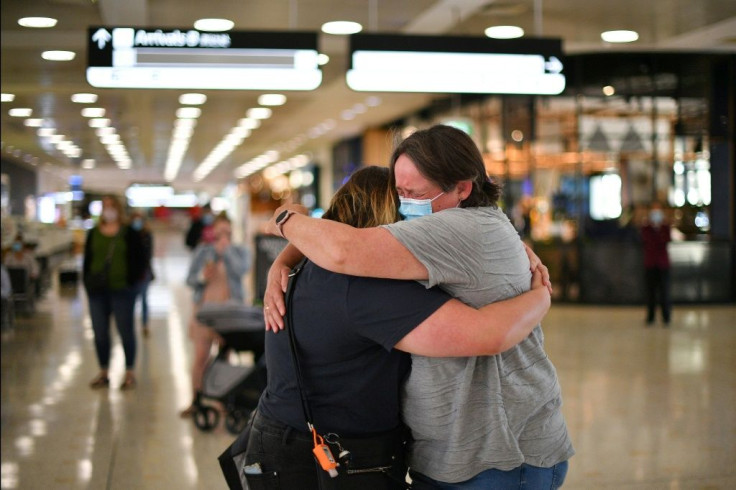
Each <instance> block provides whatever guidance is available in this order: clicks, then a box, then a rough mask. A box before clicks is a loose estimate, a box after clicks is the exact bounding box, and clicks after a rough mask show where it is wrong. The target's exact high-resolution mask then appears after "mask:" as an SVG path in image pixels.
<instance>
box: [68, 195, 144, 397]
mask: <svg viewBox="0 0 736 490" xmlns="http://www.w3.org/2000/svg"><path fill="white" fill-rule="evenodd" d="M145 266H146V261H145V249H144V246H143V243H142V240H141V234H140V233H139V232H137V231H135V230H134V229H133V228H131V227H130V226H129V225H128V224H127V223H126V220H125V214H124V210H123V206H122V204H120V201H119V200H118V199H117V197H115V196H112V195H109V196H105V197H103V198H102V213H101V214H100V219H99V222H98V224H97V226H95V227H93V228H92V229H90V230H89V232H87V238H86V240H85V245H84V261H83V268H82V270H83V275H82V278H83V279H82V280H83V283H84V287H85V290H86V292H87V298H88V303H89V311H90V317H91V319H92V330H93V331H94V336H95V351H96V353H97V360H98V363H99V366H100V372H99V373H98V374H97V376H95V378H94V379H93V380H92V381H91V382H90V387H91V388H92V389H100V388H107V387H108V386H110V378H109V377H108V369H109V364H110V349H111V338H110V318H111V317H114V318H115V326H116V327H117V331H118V334H119V335H120V342H121V344H122V346H123V352H124V353H125V376H124V378H123V380H122V383H121V384H120V389H121V390H128V389H132V388H134V387H135V384H136V380H135V373H134V368H135V357H136V339H135V329H134V323H135V322H134V311H135V299H136V296H137V294H138V288H139V286H140V282H141V281H142V280H143V277H144V274H145Z"/></svg>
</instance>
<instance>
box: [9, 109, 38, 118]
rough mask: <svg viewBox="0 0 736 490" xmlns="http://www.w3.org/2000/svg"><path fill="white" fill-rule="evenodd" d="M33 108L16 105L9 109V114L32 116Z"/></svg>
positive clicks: (13, 115)
mask: <svg viewBox="0 0 736 490" xmlns="http://www.w3.org/2000/svg"><path fill="white" fill-rule="evenodd" d="M31 114H33V109H29V108H27V107H15V108H13V109H10V110H9V111H8V115H9V116H12V117H31Z"/></svg>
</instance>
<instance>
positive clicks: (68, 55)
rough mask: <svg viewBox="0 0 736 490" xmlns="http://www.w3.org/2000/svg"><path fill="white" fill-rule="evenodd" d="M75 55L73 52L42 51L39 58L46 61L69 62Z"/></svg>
mask: <svg viewBox="0 0 736 490" xmlns="http://www.w3.org/2000/svg"><path fill="white" fill-rule="evenodd" d="M76 55H77V54H76V53H75V52H74V51H44V52H43V53H41V58H43V59H45V60H48V61H71V60H73V59H74V57H75V56H76Z"/></svg>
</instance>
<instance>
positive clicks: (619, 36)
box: [601, 30, 639, 43]
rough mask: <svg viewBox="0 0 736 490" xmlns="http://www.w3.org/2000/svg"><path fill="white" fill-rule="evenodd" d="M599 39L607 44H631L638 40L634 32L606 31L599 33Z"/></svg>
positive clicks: (637, 35)
mask: <svg viewBox="0 0 736 490" xmlns="http://www.w3.org/2000/svg"><path fill="white" fill-rule="evenodd" d="M601 39H603V40H604V41H606V42H607V43H633V42H634V41H636V40H637V39H639V34H638V33H637V32H636V31H625V30H622V31H606V32H602V33H601Z"/></svg>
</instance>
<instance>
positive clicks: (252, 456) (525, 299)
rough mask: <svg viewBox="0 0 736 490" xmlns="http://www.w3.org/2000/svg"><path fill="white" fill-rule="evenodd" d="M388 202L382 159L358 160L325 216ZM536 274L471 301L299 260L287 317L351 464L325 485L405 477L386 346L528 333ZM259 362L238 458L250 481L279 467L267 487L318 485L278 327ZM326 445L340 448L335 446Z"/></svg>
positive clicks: (398, 370)
mask: <svg viewBox="0 0 736 490" xmlns="http://www.w3.org/2000/svg"><path fill="white" fill-rule="evenodd" d="M397 204H398V203H397V202H396V196H395V194H394V192H393V190H392V188H391V187H390V185H389V171H388V169H387V168H385V167H366V168H362V169H360V170H358V171H357V172H355V173H354V174H353V175H352V176H351V177H350V180H349V181H348V182H347V183H346V184H345V185H344V186H343V187H342V188H341V189H339V190H338V191H337V193H336V194H335V196H334V197H333V199H332V202H331V204H330V207H329V208H328V210H327V211H326V212H325V214H324V216H323V219H327V220H334V221H339V222H343V223H348V224H350V225H352V226H358V227H370V226H380V225H382V224H388V223H393V222H395V221H397V220H399V219H400V215H399V214H398V206H397ZM535 282H536V284H535V286H536V287H535V289H534V290H533V291H532V292H529V293H525V294H522V295H520V296H518V297H516V298H513V299H511V300H508V301H502V302H498V303H494V304H492V305H489V306H486V307H484V308H483V309H482V310H481V311H477V310H475V309H473V308H470V307H469V306H466V305H464V304H463V303H461V302H460V301H458V300H455V299H452V298H451V297H450V296H449V295H448V294H447V293H445V292H443V291H441V290H440V289H438V288H432V289H425V288H424V287H423V286H422V285H420V284H419V283H417V282H415V281H395V280H388V279H371V278H362V277H353V276H347V275H343V274H337V273H334V272H329V271H327V270H325V269H322V268H320V267H319V266H317V265H315V264H313V263H311V262H307V264H306V265H305V266H304V268H303V270H302V271H301V272H300V274H299V280H298V281H297V283H296V287H295V288H294V291H293V298H294V299H293V308H294V311H293V314H294V316H293V321H294V324H293V325H290V326H289V328H293V330H294V334H295V336H296V341H297V343H298V350H299V356H300V358H299V361H300V365H301V367H302V371H303V375H304V380H303V381H304V384H305V386H304V389H305V391H306V392H308V398H309V403H310V406H311V408H312V412H313V415H314V420H313V422H314V424H315V426H316V427H317V429H318V430H319V431H320V433H323V432H324V433H331V434H332V436H333V437H338V438H339V441H338V442H339V443H340V445H341V446H343V447H344V448H345V449H346V450H349V451H351V453H352V458H353V459H352V461H351V462H350V466H349V469H350V470H352V471H354V472H355V473H354V474H347V473H346V472H345V471H342V472H340V474H339V476H338V477H337V478H335V479H334V480H330V485H331V486H330V488H345V489H351V490H355V489H371V490H378V489H381V488H405V487H406V486H405V480H406V471H407V468H406V464H405V458H404V444H405V441H406V439H405V430H404V427H403V424H401V422H400V414H399V393H400V389H399V388H400V384H401V381H402V380H403V379H404V378H405V377H406V375H407V374H408V371H409V365H410V359H409V356H408V355H406V354H403V353H400V352H398V351H396V350H395V349H394V347H395V348H396V349H399V350H402V351H405V352H413V353H418V354H424V355H430V356H459V355H479V354H496V353H498V352H501V351H503V350H506V349H507V348H508V347H511V346H512V345H513V344H514V343H517V342H518V341H520V340H522V339H523V338H525V337H526V336H527V335H528V334H529V332H530V331H531V329H532V328H533V327H534V326H535V325H537V324H538V323H539V321H540V320H541V318H542V316H543V315H544V314H545V313H546V311H547V309H548V308H549V299H550V296H549V291H548V290H547V289H546V287H544V286H543V285H542V282H541V274H540V273H539V272H537V273H536V277H535ZM415 327H416V328H415ZM266 363H267V365H268V386H267V388H266V390H265V391H264V393H263V394H262V396H261V400H260V403H259V407H258V412H257V415H256V418H255V421H254V425H253V428H252V430H251V434H250V439H249V445H248V451H247V452H246V460H245V464H246V466H248V467H250V468H251V471H254V470H258V471H260V472H261V474H260V475H253V476H250V477H249V480H250V481H251V483H252V484H253V488H260V487H258V486H256V485H257V483H258V481H261V482H262V481H263V479H267V478H269V477H271V475H274V474H277V475H278V483H276V482H275V481H274V482H272V486H269V488H300V489H311V488H314V489H317V488H321V487H320V486H319V484H318V480H319V477H320V476H323V477H325V476H326V475H322V473H321V472H322V471H323V470H321V469H317V468H316V467H315V463H314V459H313V456H312V446H313V441H312V435H311V434H310V433H309V432H308V431H307V430H306V421H305V420H304V414H303V411H302V407H301V403H300V398H299V391H298V388H297V383H296V379H295V373H294V369H293V364H292V355H291V351H290V342H289V337H288V336H287V334H284V333H282V334H280V335H276V334H275V333H273V332H268V333H267V335H266ZM333 451H334V453H335V456H337V455H338V453H339V449H338V447H337V446H333ZM371 468H373V469H375V468H391V469H390V470H389V469H384V471H372V472H371V471H368V470H369V469H371ZM342 469H343V470H344V469H345V468H344V467H343V468H342ZM256 480H258V481H256Z"/></svg>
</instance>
